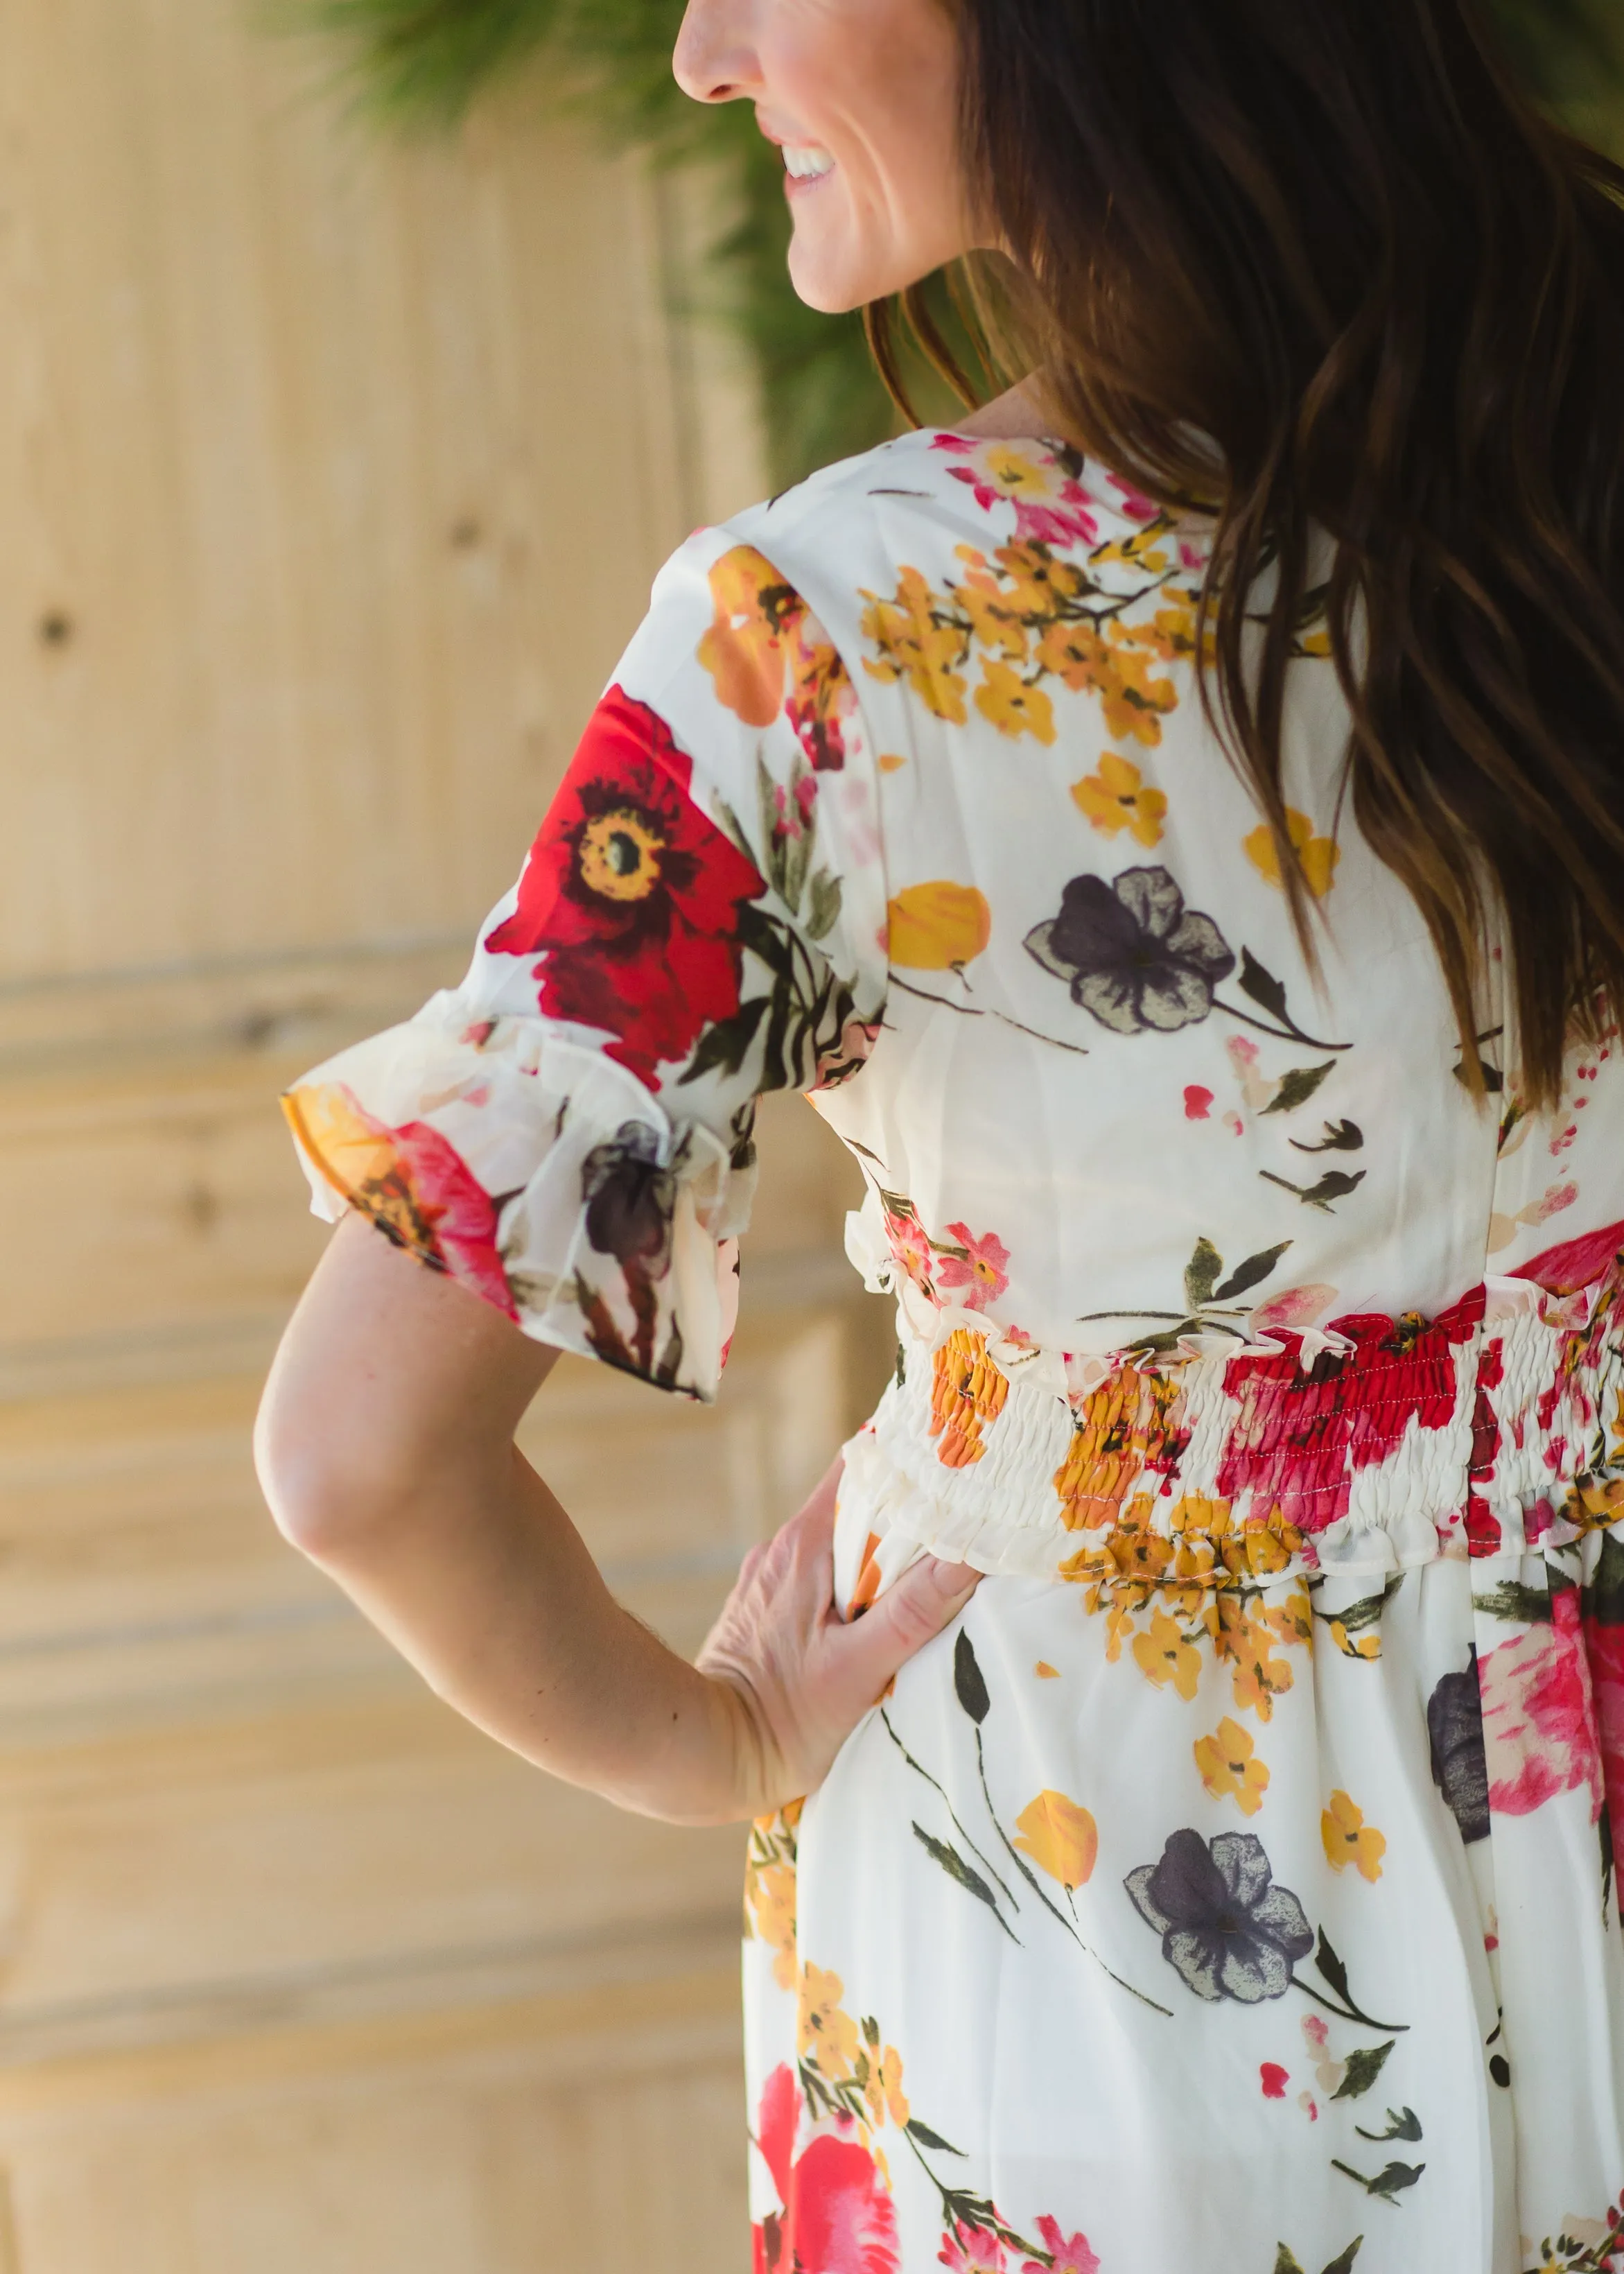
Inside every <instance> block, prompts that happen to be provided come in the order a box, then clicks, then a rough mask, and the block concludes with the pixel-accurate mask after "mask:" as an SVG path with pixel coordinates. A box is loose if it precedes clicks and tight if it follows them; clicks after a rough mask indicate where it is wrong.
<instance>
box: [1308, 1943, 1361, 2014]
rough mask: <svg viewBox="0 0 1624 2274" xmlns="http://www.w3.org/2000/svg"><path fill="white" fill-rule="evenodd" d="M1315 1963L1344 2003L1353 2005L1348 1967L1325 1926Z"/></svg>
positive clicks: (1315, 1954) (1315, 1953) (1315, 1955)
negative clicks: (1329, 1938)
mask: <svg viewBox="0 0 1624 2274" xmlns="http://www.w3.org/2000/svg"><path fill="white" fill-rule="evenodd" d="M1314 1964H1315V1966H1316V1967H1317V1968H1318V1969H1319V1973H1320V1974H1321V1975H1323V1977H1325V1979H1326V1980H1327V1982H1328V1983H1329V1984H1330V1985H1331V1987H1332V1989H1333V1990H1335V1992H1336V1994H1337V1996H1338V1997H1339V1998H1340V1999H1342V2003H1343V2005H1344V2006H1351V2005H1352V2003H1353V1999H1352V1998H1351V1997H1350V1994H1349V1991H1348V1969H1347V1968H1346V1967H1345V1966H1344V1965H1343V1964H1342V1960H1341V1959H1340V1958H1339V1957H1338V1956H1337V1954H1336V1951H1335V1946H1333V1944H1332V1943H1331V1942H1330V1941H1329V1940H1328V1939H1327V1935H1326V1931H1325V1929H1324V1928H1323V1927H1321V1928H1320V1930H1319V1946H1318V1947H1317V1948H1316V1950H1315V1952H1314Z"/></svg>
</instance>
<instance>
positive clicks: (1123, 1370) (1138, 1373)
mask: <svg viewBox="0 0 1624 2274" xmlns="http://www.w3.org/2000/svg"><path fill="white" fill-rule="evenodd" d="M1181 1411H1182V1407H1181V1404H1180V1390H1179V1386H1178V1383H1177V1380H1175V1379H1174V1378H1173V1377H1171V1376H1169V1375H1168V1374H1156V1373H1154V1372H1153V1371H1152V1370H1151V1369H1150V1368H1149V1367H1145V1368H1144V1369H1142V1370H1141V1369H1140V1368H1139V1367H1134V1366H1124V1367H1120V1368H1119V1369H1118V1370H1117V1371H1116V1373H1115V1374H1109V1375H1108V1376H1107V1378H1106V1380H1105V1381H1104V1382H1101V1385H1100V1387H1099V1388H1098V1389H1095V1390H1093V1391H1091V1392H1090V1393H1089V1395H1088V1397H1086V1399H1085V1400H1084V1401H1083V1405H1082V1409H1081V1411H1080V1412H1079V1413H1078V1415H1077V1427H1076V1429H1075V1432H1074V1433H1073V1435H1072V1438H1071V1445H1070V1447H1069V1449H1068V1450H1067V1453H1066V1457H1065V1460H1064V1463H1063V1464H1062V1465H1061V1466H1060V1467H1059V1468H1058V1469H1057V1470H1056V1472H1055V1477H1054V1486H1055V1490H1056V1493H1057V1494H1058V1495H1059V1496H1060V1503H1061V1506H1060V1517H1061V1521H1062V1523H1063V1524H1064V1525H1065V1527H1066V1529H1067V1530H1068V1531H1069V1532H1088V1531H1092V1530H1093V1529H1094V1526H1095V1525H1101V1524H1109V1522H1111V1521H1112V1519H1113V1518H1114V1517H1116V1512H1117V1510H1119V1509H1120V1508H1121V1507H1122V1504H1123V1502H1124V1499H1125V1498H1126V1497H1127V1495H1128V1493H1129V1492H1130V1491H1131V1490H1132V1487H1133V1485H1134V1483H1135V1482H1136V1481H1137V1480H1138V1479H1139V1476H1140V1474H1141V1473H1142V1472H1143V1471H1144V1470H1145V1469H1146V1468H1147V1467H1148V1466H1152V1465H1159V1464H1161V1463H1162V1462H1163V1461H1164V1460H1165V1459H1166V1457H1168V1456H1169V1454H1171V1453H1174V1452H1176V1451H1177V1449H1178V1442H1179V1416H1180V1413H1181ZM1134 1506H1135V1509H1136V1510H1138V1509H1139V1506H1140V1503H1139V1502H1137V1501H1136V1502H1135V1503H1134ZM1149 1507H1150V1502H1148V1500H1146V1501H1145V1502H1143V1509H1144V1511H1145V1512H1146V1513H1148V1510H1149ZM1161 1547H1162V1551H1163V1553H1162V1560H1161V1562H1160V1563H1159V1564H1158V1566H1157V1569H1156V1571H1155V1573H1154V1577H1158V1578H1159V1577H1161V1575H1162V1570H1165V1568H1166V1566H1167V1563H1168V1562H1169V1560H1170V1558H1171V1554H1172V1551H1171V1549H1170V1548H1169V1547H1168V1544H1167V1542H1166V1541H1165V1540H1163V1541H1162V1542H1161ZM1079 1576H1082V1575H1081V1574H1079Z"/></svg>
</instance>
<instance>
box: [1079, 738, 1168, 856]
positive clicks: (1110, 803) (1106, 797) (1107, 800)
mask: <svg viewBox="0 0 1624 2274" xmlns="http://www.w3.org/2000/svg"><path fill="white" fill-rule="evenodd" d="M1071 795H1072V796H1073V797H1074V798H1075V799H1076V801H1077V803H1078V805H1079V807H1080V808H1081V809H1082V811H1083V813H1084V814H1085V815H1086V817H1087V820H1088V822H1089V824H1090V825H1091V826H1092V827H1094V828H1095V829H1098V830H1100V831H1101V832H1102V833H1103V834H1104V835H1105V836H1107V837H1115V836H1116V833H1117V832H1118V831H1119V830H1123V829H1125V830H1126V831H1127V832H1129V834H1130V835H1131V836H1132V838H1133V839H1134V840H1135V842H1136V843H1138V844H1140V845H1143V846H1145V847H1150V846H1153V845H1159V844H1160V843H1161V842H1162V823H1163V821H1164V820H1165V819H1166V818H1167V809H1168V802H1167V799H1166V798H1165V796H1164V795H1163V794H1162V792H1161V791H1160V790H1159V789H1147V787H1145V777H1144V775H1143V774H1141V773H1140V772H1139V768H1138V767H1137V766H1136V765H1133V764H1131V763H1130V761H1129V760H1128V759H1126V758H1119V757H1117V756H1116V752H1115V751H1114V750H1107V751H1105V752H1104V753H1103V755H1102V756H1101V759H1100V770H1099V772H1098V773H1093V774H1085V775H1084V776H1083V779H1081V781H1079V782H1073V783H1072V785H1071Z"/></svg>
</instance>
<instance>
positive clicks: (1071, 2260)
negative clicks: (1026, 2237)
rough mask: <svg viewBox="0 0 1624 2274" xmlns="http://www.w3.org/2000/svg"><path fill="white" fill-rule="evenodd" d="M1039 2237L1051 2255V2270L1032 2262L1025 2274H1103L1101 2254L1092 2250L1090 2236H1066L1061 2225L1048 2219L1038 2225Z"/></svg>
mask: <svg viewBox="0 0 1624 2274" xmlns="http://www.w3.org/2000/svg"><path fill="white" fill-rule="evenodd" d="M1038 2234H1039V2237H1040V2239H1041V2241H1042V2245H1043V2248H1044V2249H1045V2250H1047V2251H1048V2253H1049V2266H1048V2268H1047V2270H1046V2269H1045V2268H1044V2266H1043V2263H1042V2262H1041V2260H1040V2259H1036V2258H1028V2259H1027V2261H1026V2264H1025V2265H1024V2266H1023V2267H1022V2268H1021V2274H1100V2260H1099V2256H1098V2254H1097V2253H1096V2252H1094V2251H1093V2250H1091V2249H1090V2248H1088V2237H1087V2236H1086V2234H1073V2235H1070V2236H1067V2235H1064V2234H1062V2233H1061V2232H1060V2221H1059V2220H1058V2219H1057V2218H1049V2217H1047V2216H1045V2217H1044V2218H1041V2219H1039V2221H1038Z"/></svg>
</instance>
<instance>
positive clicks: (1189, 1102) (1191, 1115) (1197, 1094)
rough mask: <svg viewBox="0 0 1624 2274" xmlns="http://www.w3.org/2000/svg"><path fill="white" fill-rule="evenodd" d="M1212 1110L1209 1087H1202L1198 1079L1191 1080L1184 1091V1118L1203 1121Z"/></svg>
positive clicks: (1211, 1096) (1211, 1094) (1211, 1095)
mask: <svg viewBox="0 0 1624 2274" xmlns="http://www.w3.org/2000/svg"><path fill="white" fill-rule="evenodd" d="M1212 1110H1213V1093H1212V1091H1211V1090H1210V1089H1203V1088H1202V1087H1201V1085H1200V1083H1199V1081H1192V1083H1191V1084H1190V1085H1189V1087H1188V1088H1186V1090H1185V1091H1184V1118H1185V1120H1186V1121H1205V1120H1206V1119H1207V1116H1208V1115H1209V1114H1210V1113H1211V1111H1212Z"/></svg>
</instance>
